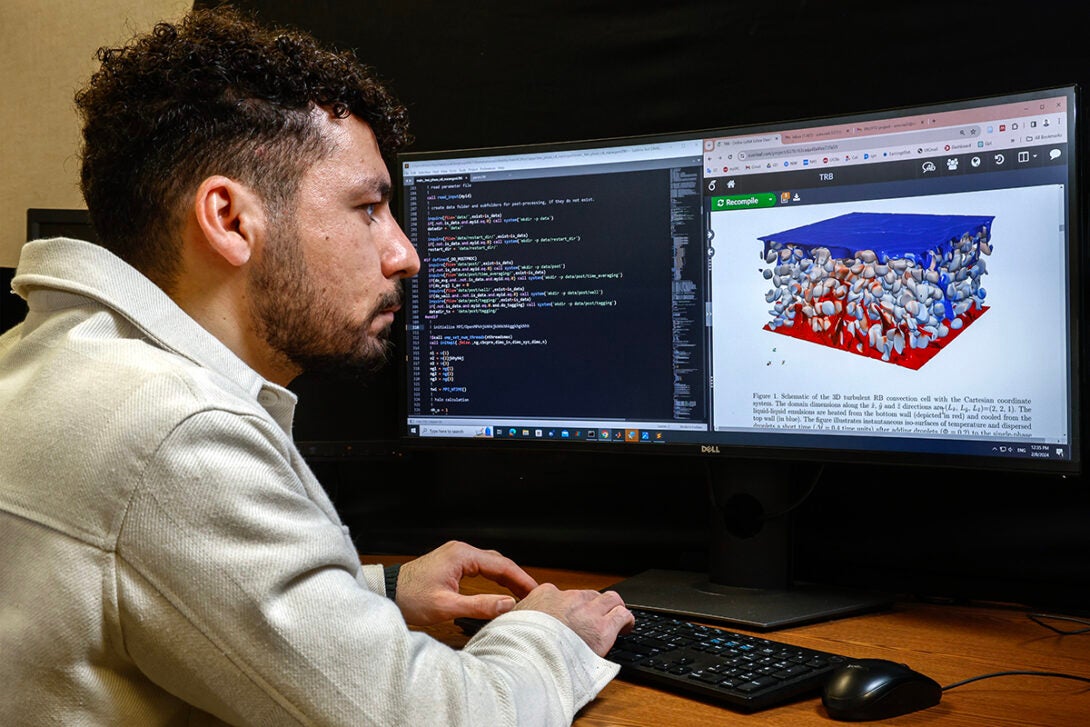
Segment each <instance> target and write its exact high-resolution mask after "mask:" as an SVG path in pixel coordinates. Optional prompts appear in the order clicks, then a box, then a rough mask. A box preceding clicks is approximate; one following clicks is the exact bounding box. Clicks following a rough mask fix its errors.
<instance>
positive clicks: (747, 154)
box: [738, 124, 980, 160]
mask: <svg viewBox="0 0 1090 727" xmlns="http://www.w3.org/2000/svg"><path fill="white" fill-rule="evenodd" d="M979 138H980V127H979V126H977V125H975V124H970V125H968V126H949V127H945V128H942V129H925V130H923V131H909V132H905V133H903V134H880V135H876V136H868V137H862V138H855V139H845V140H843V141H826V142H822V143H815V144H793V145H790V146H778V147H776V148H774V149H754V150H753V151H742V152H738V158H739V159H749V160H759V159H778V158H780V157H787V156H798V155H800V154H802V155H806V154H825V153H828V152H838V151H852V150H855V149H874V148H876V147H892V146H911V145H913V144H924V143H927V142H932V141H953V140H958V141H970V140H972V139H979Z"/></svg>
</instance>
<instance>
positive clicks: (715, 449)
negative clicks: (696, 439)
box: [700, 444, 719, 454]
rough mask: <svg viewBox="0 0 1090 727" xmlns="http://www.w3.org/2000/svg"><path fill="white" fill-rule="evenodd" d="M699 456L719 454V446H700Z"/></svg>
mask: <svg viewBox="0 0 1090 727" xmlns="http://www.w3.org/2000/svg"><path fill="white" fill-rule="evenodd" d="M700 453H701V454H719V446H718V445H715V444H702V445H700Z"/></svg>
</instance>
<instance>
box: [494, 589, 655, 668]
mask: <svg viewBox="0 0 1090 727" xmlns="http://www.w3.org/2000/svg"><path fill="white" fill-rule="evenodd" d="M515 608H516V609H518V610H520V611H521V610H522V609H530V610H534V611H543V612H545V613H547V614H549V615H550V616H553V617H555V618H557V619H559V620H560V621H563V622H564V623H565V624H566V625H567V626H568V628H570V629H571V630H572V631H574V632H575V633H577V634H579V636H580V637H581V638H582V639H583V641H585V642H587V645H588V646H590V648H591V650H593V651H594V653H595V654H597V655H598V656H605V655H606V653H607V652H608V651H609V650H610V649H611V648H613V642H615V641H616V640H617V634H619V633H621V632H622V631H628V630H630V629H631V628H632V625H633V624H634V623H635V621H636V619H635V617H634V616H633V615H632V612H631V611H629V610H628V609H627V608H626V607H625V605H624V601H622V600H621V597H620V596H619V595H618V594H617V593H615V592H613V591H606V592H604V593H599V592H598V591H586V590H573V591H562V590H560V589H559V588H557V587H556V586H554V585H553V584H551V583H544V584H542V585H540V586H538V587H537V588H535V589H534V590H533V591H531V592H530V594H529V595H528V596H526V597H525V598H524V599H522V600H521V601H520V602H519V604H518V605H517V606H515Z"/></svg>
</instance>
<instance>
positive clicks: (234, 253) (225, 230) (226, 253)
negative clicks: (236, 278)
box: [194, 175, 265, 267]
mask: <svg viewBox="0 0 1090 727" xmlns="http://www.w3.org/2000/svg"><path fill="white" fill-rule="evenodd" d="M194 212H195V213H196V217H197V226H198V227H199V228H200V230H201V232H202V233H203V234H204V237H205V239H206V240H207V241H208V246H209V248H210V249H211V250H212V251H213V252H215V253H216V254H218V255H219V256H220V257H222V258H223V259H224V260H226V261H227V262H228V263H229V264H231V265H234V266H236V267H239V266H242V265H245V264H246V263H247V262H248V261H249V260H250V257H251V255H253V253H254V251H255V249H256V248H257V246H258V245H260V243H261V241H262V240H263V239H264V234H265V206H264V204H262V201H261V198H260V197H259V196H258V195H257V194H256V193H255V192H254V191H253V190H251V189H250V188H249V187H247V186H246V185H244V184H242V183H240V182H237V181H235V180H234V179H230V178H229V177H223V176H219V175H214V176H211V177H208V178H207V179H205V180H204V181H203V182H201V184H200V186H199V187H198V188H197V195H196V199H195V203H194Z"/></svg>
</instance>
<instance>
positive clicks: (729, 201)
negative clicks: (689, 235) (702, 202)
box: [712, 192, 776, 212]
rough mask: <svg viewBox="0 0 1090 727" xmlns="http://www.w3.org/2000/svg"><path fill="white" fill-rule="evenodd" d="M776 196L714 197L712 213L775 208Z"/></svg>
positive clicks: (769, 194)
mask: <svg viewBox="0 0 1090 727" xmlns="http://www.w3.org/2000/svg"><path fill="white" fill-rule="evenodd" d="M775 206H776V195H775V194H773V193H771V192H764V193H761V194H734V195H729V196H726V197H712V212H716V211H718V210H738V209H752V208H754V207H775Z"/></svg>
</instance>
